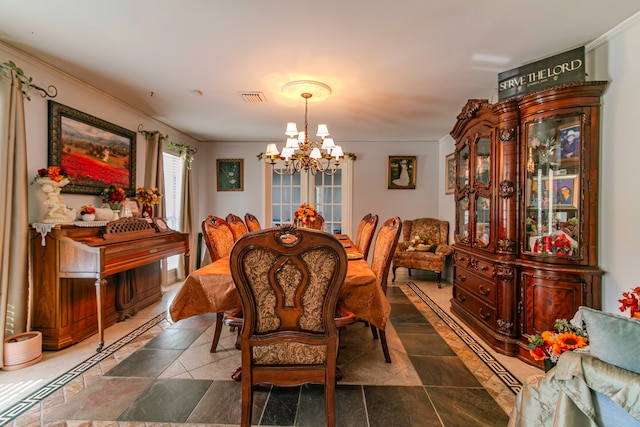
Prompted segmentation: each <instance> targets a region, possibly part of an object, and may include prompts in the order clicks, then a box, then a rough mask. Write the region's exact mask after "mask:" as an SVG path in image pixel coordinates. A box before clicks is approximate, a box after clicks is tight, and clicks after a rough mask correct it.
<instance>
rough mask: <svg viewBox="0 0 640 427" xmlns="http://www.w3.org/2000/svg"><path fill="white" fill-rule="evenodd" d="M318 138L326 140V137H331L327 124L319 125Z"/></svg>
mask: <svg viewBox="0 0 640 427" xmlns="http://www.w3.org/2000/svg"><path fill="white" fill-rule="evenodd" d="M316 135H317V136H319V137H321V138H324V137H325V136H329V128H328V127H327V125H325V124H321V125H318V133H317V134H316Z"/></svg>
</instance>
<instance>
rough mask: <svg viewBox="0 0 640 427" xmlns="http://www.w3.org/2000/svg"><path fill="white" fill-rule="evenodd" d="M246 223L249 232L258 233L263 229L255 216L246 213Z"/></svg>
mask: <svg viewBox="0 0 640 427" xmlns="http://www.w3.org/2000/svg"><path fill="white" fill-rule="evenodd" d="M244 222H245V224H246V225H247V229H248V230H249V232H252V231H258V230H260V229H261V228H262V227H260V221H258V218H256V217H255V216H254V215H253V214H250V213H246V214H244Z"/></svg>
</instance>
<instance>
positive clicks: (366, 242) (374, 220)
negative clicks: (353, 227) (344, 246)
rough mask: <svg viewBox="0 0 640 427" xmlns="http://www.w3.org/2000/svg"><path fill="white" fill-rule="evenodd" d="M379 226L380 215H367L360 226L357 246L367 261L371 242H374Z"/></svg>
mask: <svg viewBox="0 0 640 427" xmlns="http://www.w3.org/2000/svg"><path fill="white" fill-rule="evenodd" d="M377 226H378V215H371V214H370V213H368V214H366V215H365V216H364V217H363V218H362V220H361V221H360V224H359V225H358V232H357V234H356V242H355V245H356V248H358V251H359V252H360V253H361V254H362V255H363V256H364V259H365V260H366V259H367V257H368V256H369V248H370V247H371V241H372V240H373V235H374V234H375V232H376V227H377Z"/></svg>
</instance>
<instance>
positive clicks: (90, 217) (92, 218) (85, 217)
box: [82, 214, 96, 221]
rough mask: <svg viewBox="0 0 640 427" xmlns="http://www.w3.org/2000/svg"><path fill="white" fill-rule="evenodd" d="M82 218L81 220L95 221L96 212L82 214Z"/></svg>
mask: <svg viewBox="0 0 640 427" xmlns="http://www.w3.org/2000/svg"><path fill="white" fill-rule="evenodd" d="M82 220H83V221H95V220H96V214H84V215H82Z"/></svg>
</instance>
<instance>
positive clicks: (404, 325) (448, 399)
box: [13, 281, 514, 427]
mask: <svg viewBox="0 0 640 427" xmlns="http://www.w3.org/2000/svg"><path fill="white" fill-rule="evenodd" d="M396 283H397V284H402V282H401V281H398V282H396ZM388 298H389V301H390V303H391V305H392V312H391V318H390V322H391V325H390V327H389V330H388V332H387V339H388V341H389V347H390V350H391V357H392V363H391V364H386V363H384V357H383V355H382V350H381V348H380V344H379V342H378V341H374V340H373V339H372V337H371V332H370V331H369V329H368V328H366V327H364V326H363V325H362V324H360V325H358V324H356V325H353V326H351V327H349V331H348V336H349V345H348V347H347V348H345V349H343V350H341V353H340V356H339V360H338V364H339V366H341V368H342V371H343V374H344V379H343V380H342V381H340V382H339V383H338V387H337V391H336V396H337V398H336V402H337V404H336V419H337V425H338V426H358V427H359V426H371V427H373V426H446V427H449V426H465V427H466V426H504V425H506V424H507V422H508V415H507V412H508V411H509V410H510V407H511V405H512V404H513V398H514V396H513V393H512V392H511V391H509V390H506V391H505V390H504V387H502V388H501V386H503V384H502V383H500V381H496V380H495V378H491V373H490V372H489V373H487V371H486V369H484V370H483V369H482V368H483V367H484V365H483V364H482V363H478V362H477V361H476V362H475V363H469V359H470V356H469V355H468V354H463V352H462V353H461V351H460V350H459V349H457V348H456V350H458V353H461V354H462V357H459V354H458V353H456V352H455V351H454V350H453V349H452V346H451V345H450V344H452V343H453V345H454V347H457V346H459V343H458V344H455V343H454V341H453V340H454V338H453V337H451V336H447V335H446V334H445V337H444V338H443V337H442V336H441V335H442V331H441V332H440V333H438V331H437V330H436V328H434V326H432V324H431V323H429V321H427V319H426V318H425V315H423V313H421V311H424V310H418V308H416V305H414V303H415V301H414V303H412V302H411V301H410V299H409V298H408V297H407V295H406V294H405V292H404V291H403V288H402V287H401V286H390V287H389V290H388ZM214 319H215V316H214V315H209V314H208V315H202V316H196V317H193V318H190V319H185V320H183V321H180V322H177V323H175V324H170V323H169V322H166V325H163V328H162V330H161V332H159V333H158V334H157V335H155V337H154V338H152V339H150V340H147V341H146V344H144V340H143V341H141V342H140V344H139V346H138V347H136V346H132V348H131V349H130V350H129V352H130V355H129V354H126V355H125V356H121V357H120V359H121V360H113V361H112V362H111V363H104V362H103V363H101V366H100V367H98V368H96V370H94V371H92V372H88V373H87V374H85V375H84V377H83V378H82V379H81V380H80V381H79V382H78V383H77V384H76V385H75V387H70V388H69V389H65V391H64V393H60V394H59V395H57V396H52V397H51V398H49V399H47V401H45V402H43V404H42V406H41V407H40V408H36V409H34V410H33V411H30V412H29V413H28V414H27V415H25V416H23V417H21V418H18V419H17V420H15V421H14V422H13V424H14V425H16V426H18V425H52V426H53V425H55V426H62V425H69V426H76V425H92V423H91V421H90V420H94V422H93V425H123V426H124V425H126V426H128V425H145V424H147V423H148V424H153V423H161V424H162V425H176V424H181V423H191V424H198V425H216V426H218V425H237V424H238V422H239V419H240V412H239V411H240V405H239V404H238V402H239V401H240V394H241V392H240V383H237V382H234V381H232V380H230V373H231V372H232V371H233V369H235V368H236V367H237V366H239V365H240V358H239V351H237V350H235V349H234V348H233V347H234V341H235V337H234V335H232V334H231V333H230V332H229V331H228V328H224V336H223V338H222V339H221V341H220V348H219V350H218V352H217V353H215V354H211V353H209V351H208V349H209V346H210V343H211V337H212V325H213V323H214ZM147 338H148V337H147ZM143 344H144V345H143ZM127 356H128V357H127ZM116 359H117V358H116ZM472 371H473V372H472ZM323 402H324V394H323V388H322V387H321V386H315V385H310V386H302V387H295V388H275V387H273V388H272V387H266V386H265V387H258V388H257V389H256V391H255V392H254V411H253V414H254V418H253V420H252V423H253V424H255V425H268V426H322V425H324V405H323ZM148 424H147V425H148Z"/></svg>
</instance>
